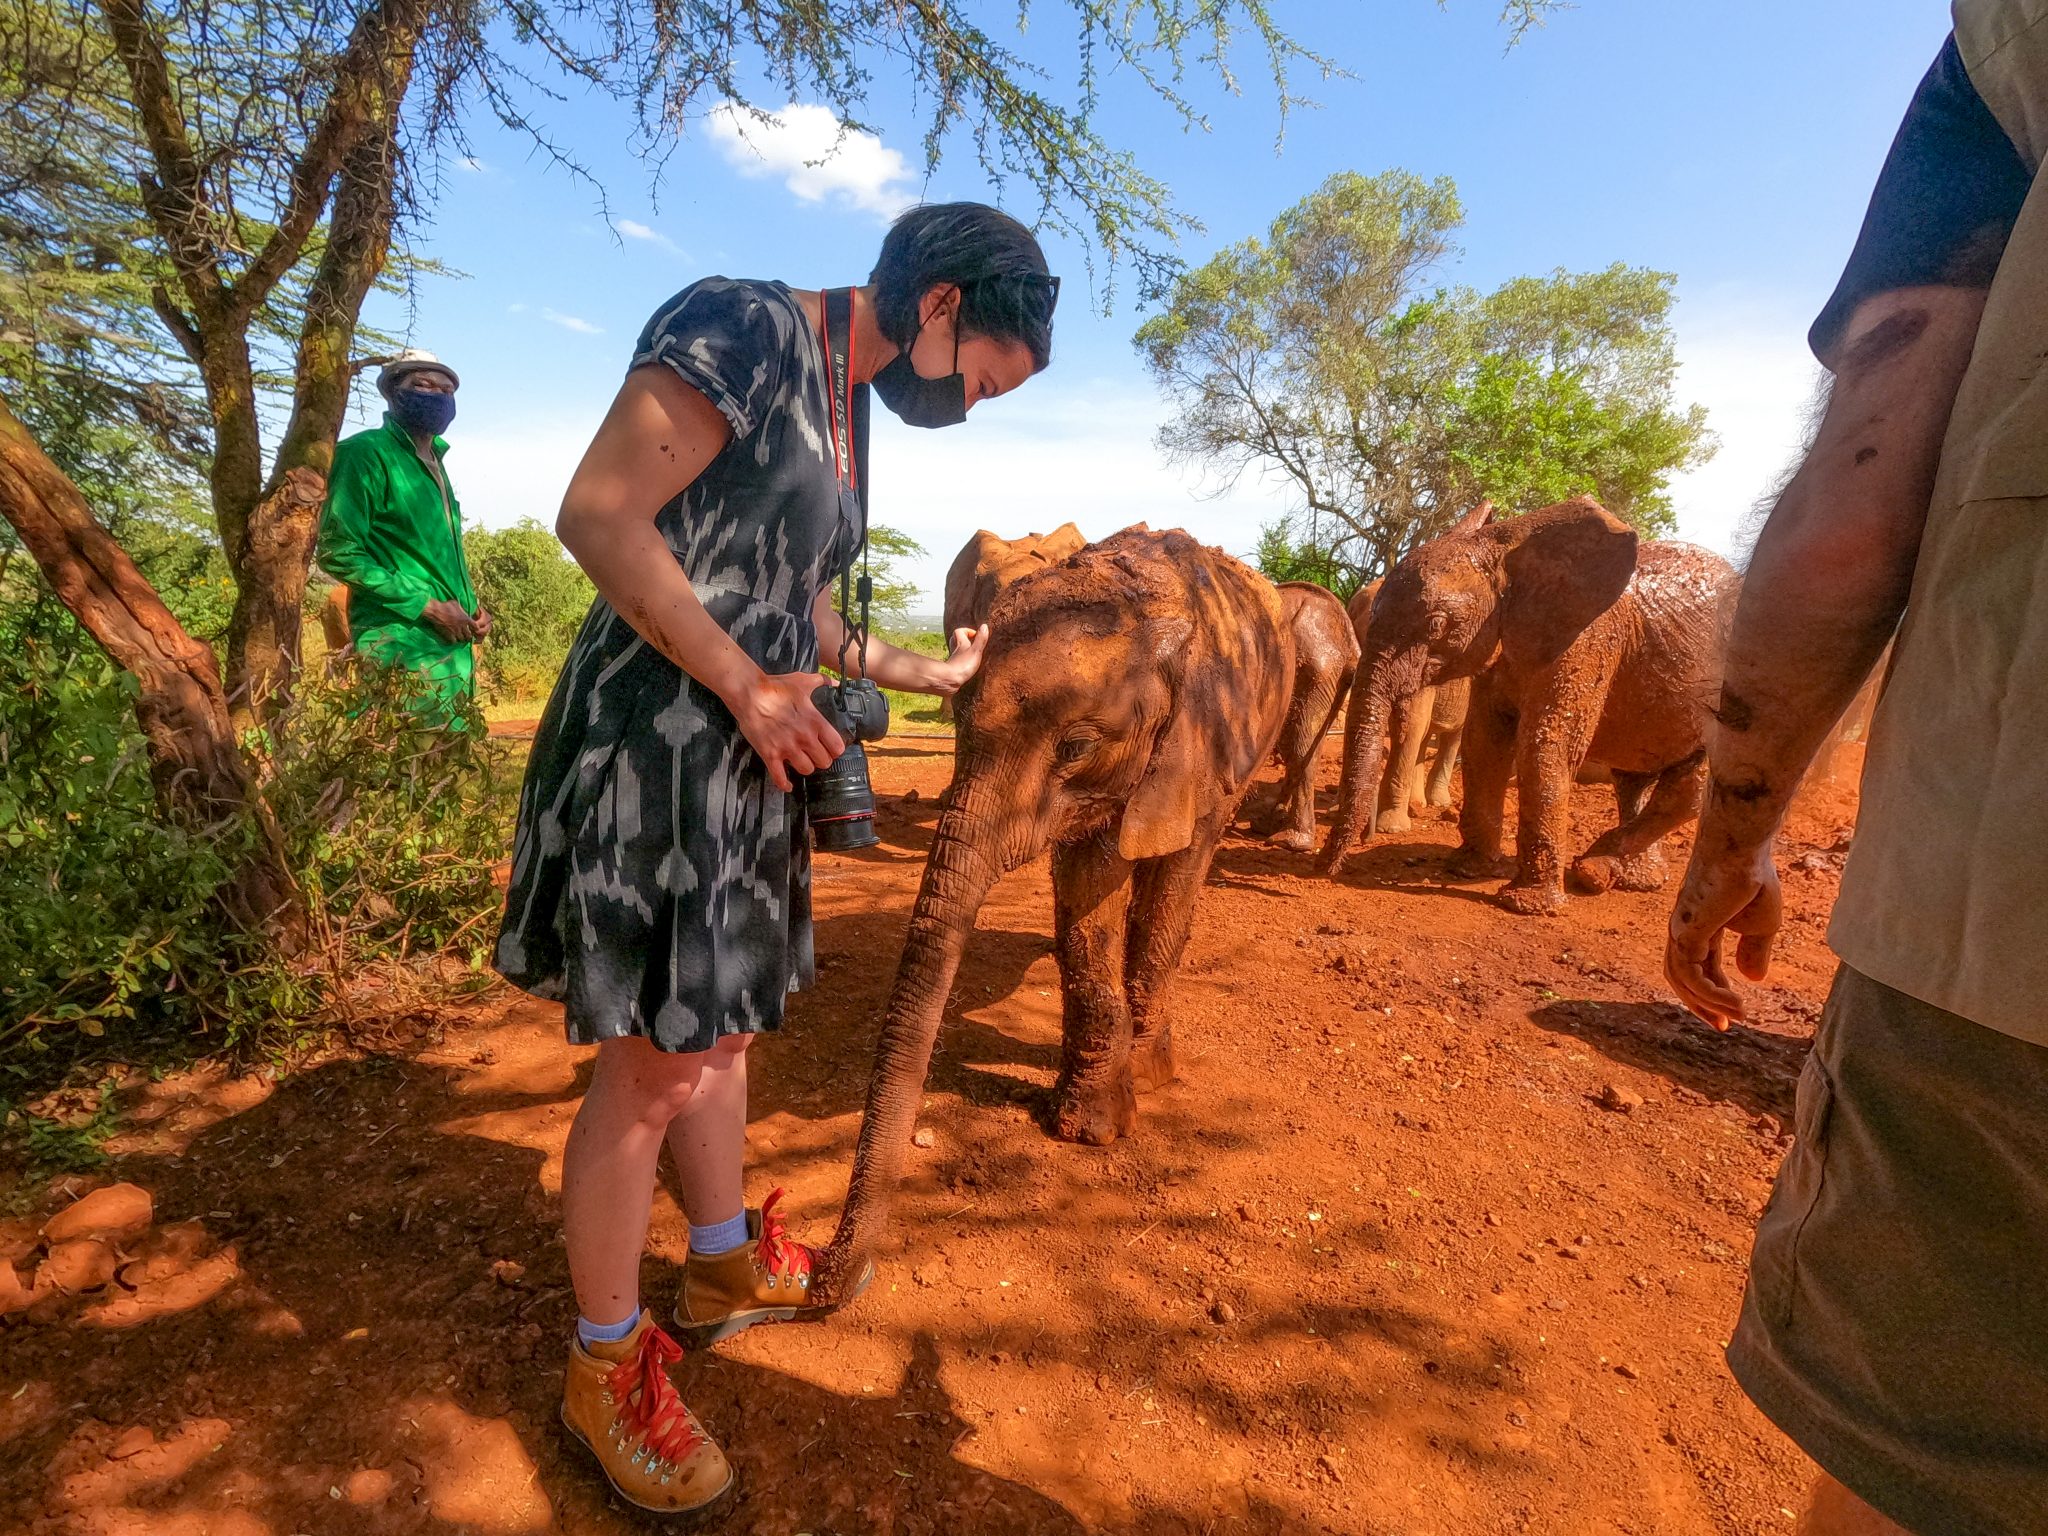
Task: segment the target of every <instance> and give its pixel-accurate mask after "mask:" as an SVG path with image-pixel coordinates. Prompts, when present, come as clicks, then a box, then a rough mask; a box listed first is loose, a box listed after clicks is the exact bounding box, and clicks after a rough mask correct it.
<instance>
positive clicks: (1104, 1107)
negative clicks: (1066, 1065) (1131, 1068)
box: [1052, 1072, 1138, 1147]
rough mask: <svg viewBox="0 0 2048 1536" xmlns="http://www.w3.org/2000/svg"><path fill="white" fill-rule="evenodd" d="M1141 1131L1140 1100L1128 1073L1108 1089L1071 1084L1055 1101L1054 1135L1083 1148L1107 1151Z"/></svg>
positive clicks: (1059, 1093) (1066, 1086)
mask: <svg viewBox="0 0 2048 1536" xmlns="http://www.w3.org/2000/svg"><path fill="white" fill-rule="evenodd" d="M1137 1128H1138V1096H1137V1093H1136V1091H1135V1090H1134V1089H1133V1088H1132V1086H1131V1077H1130V1074H1129V1073H1128V1072H1127V1073H1125V1074H1124V1075H1123V1076H1122V1077H1120V1078H1118V1079H1117V1081H1116V1082H1115V1083H1114V1084H1113V1085H1111V1086H1110V1087H1108V1088H1106V1089H1105V1088H1084V1087H1083V1086H1081V1085H1080V1084H1079V1083H1068V1084H1066V1085H1065V1086H1064V1087H1063V1088H1061V1089H1059V1090H1058V1093H1057V1097H1056V1098H1055V1099H1054V1101H1053V1116H1052V1129H1053V1134H1054V1135H1055V1136H1057V1137H1058V1138H1059V1139H1060V1140H1061V1141H1071V1142H1075V1143H1077V1144H1079V1145H1081V1146H1084V1147H1106V1146H1108V1145H1109V1144H1110V1143H1111V1142H1113V1141H1115V1140H1116V1139H1117V1138H1118V1137H1119V1136H1128V1135H1130V1133H1131V1132H1132V1131H1134V1130H1136V1129H1137Z"/></svg>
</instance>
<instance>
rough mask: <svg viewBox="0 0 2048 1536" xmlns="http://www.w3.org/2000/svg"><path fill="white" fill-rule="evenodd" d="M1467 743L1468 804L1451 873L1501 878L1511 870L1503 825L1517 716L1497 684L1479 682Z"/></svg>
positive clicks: (1462, 808)
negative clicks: (1497, 691) (1504, 847)
mask: <svg viewBox="0 0 2048 1536" xmlns="http://www.w3.org/2000/svg"><path fill="white" fill-rule="evenodd" d="M1482 681H1483V680H1482ZM1464 745H1465V803H1464V804H1463V805H1461V806H1460V807H1459V808H1458V853H1457V857H1456V858H1455V859H1453V860H1452V862H1451V872H1452V873H1453V874H1456V875H1460V876H1462V877H1463V878H1465V879H1468V880H1497V879H1499V878H1500V877H1501V876H1502V875H1504V874H1506V873H1507V872H1508V871H1507V864H1506V862H1505V860H1503V858H1502V857H1501V828H1502V825H1503V823H1504V822H1505V821H1506V819H1507V799H1508V779H1509V777H1510V776H1511V775H1512V774H1513V772H1514V766H1515V761H1514V751H1515V717H1514V715H1513V713H1512V712H1511V711H1509V710H1508V708H1507V707H1506V702H1505V701H1504V700H1502V699H1500V698H1499V697H1497V696H1496V694H1495V692H1494V690H1493V689H1492V688H1489V687H1483V686H1481V685H1480V683H1478V682H1475V683H1474V685H1473V688H1472V708H1471V711H1470V713H1469V714H1467V715H1466V717H1465V742H1464Z"/></svg>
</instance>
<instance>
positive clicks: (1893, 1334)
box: [1728, 966, 2048, 1536]
mask: <svg viewBox="0 0 2048 1536" xmlns="http://www.w3.org/2000/svg"><path fill="white" fill-rule="evenodd" d="M2043 1006H2044V1007H2048V999H2044V1002H2043ZM1796 1128H1797V1133H1798V1140H1797V1142H1796V1143H1795V1144H1794V1145H1793V1148H1792V1151H1791V1152H1790V1154H1789V1155H1788V1156H1787V1157H1786V1159H1785V1165H1784V1167H1783V1168H1782V1169H1781V1170H1779V1173H1778V1183H1777V1187H1776V1188H1775V1189H1774V1190H1773V1191H1772V1193H1771V1201H1770V1204H1769V1206H1767V1207H1766V1208H1765V1210H1764V1215H1763V1220H1762V1221H1761V1222H1760V1223H1759V1224H1758V1226H1757V1232H1756V1251H1755V1253H1754V1255H1753V1256H1752V1258H1751V1260H1750V1271H1749V1289H1748V1292H1747V1294H1745V1295H1744V1297H1743V1300H1742V1321H1741V1324H1740V1325H1739V1326H1738V1328H1737V1329H1736V1333H1735V1341H1734V1343H1733V1344H1732V1345H1731V1346H1730V1347H1729V1350H1728V1363H1729V1365H1730V1366H1731V1367H1732V1368H1733V1369H1734V1372H1735V1376H1736V1379H1737V1380H1738V1381H1740V1382H1741V1383H1742V1387H1743V1390H1744V1391H1746V1392H1747V1393H1748V1394H1749V1395H1750V1397H1751V1398H1752V1399H1753V1400H1754V1401H1755V1402H1756V1405H1757V1406H1758V1407H1759V1408H1761V1409H1762V1410H1763V1411H1764V1413H1765V1414H1766V1415H1767V1416H1769V1418H1770V1419H1771V1421H1772V1422H1773V1423H1775V1424H1777V1425H1778V1427H1779V1428H1781V1429H1783V1430H1784V1431H1785V1433H1786V1434H1788V1435H1790V1436H1791V1437H1792V1438H1793V1439H1794V1440H1796V1441H1797V1442H1798V1443H1799V1445H1800V1446H1801V1447H1802V1448H1803V1449H1804V1450H1805V1451H1806V1453H1807V1454H1808V1455H1810V1456H1811V1457H1813V1459H1814V1460H1815V1461H1817V1462H1819V1463H1820V1464H1821V1466H1823V1467H1824V1468H1826V1469H1827V1470H1828V1471H1829V1472H1831V1473H1832V1474H1834V1476H1835V1477H1836V1478H1837V1479H1838V1480H1839V1481H1841V1482H1842V1483H1843V1484H1844V1485H1845V1486H1846V1487H1848V1488H1849V1489H1850V1490H1851V1491H1852V1492H1854V1493H1856V1494H1857V1495H1858V1496H1860V1497H1861V1498H1862V1499H1863V1500H1864V1501H1865V1502H1867V1503H1869V1504H1871V1505H1873V1506H1874V1507H1875V1508H1877V1509H1878V1510H1880V1511H1882V1512H1883V1513H1884V1514H1886V1515H1888V1516H1890V1517H1891V1519H1893V1520H1895V1521H1897V1522H1898V1523H1899V1524H1900V1525H1903V1526H1905V1527H1906V1528H1907V1529H1908V1530H1910V1531H1913V1532H1916V1533H1920V1536H2021V1533H2023V1532H2024V1533H2026V1536H2041V1533H2044V1532H2048V1048H2044V1047H2042V1046H2038V1045H2030V1044H2028V1043H2027V1042H2025V1041H2023V1040H2018V1039H2015V1038H2014V1037H2012V1036H2010V1035H2002V1034H1999V1033H1997V1032H1996V1031H1994V1030H1989V1029H1985V1028H1983V1027H1981V1026H1980V1025H1976V1024H1972V1023H1970V1022H1969V1021H1968V1020H1967V1019H1962V1018H1958V1017H1957V1016H1956V1015H1954V1014H1952V1013H1943V1012H1942V1011H1941V1010H1940V1009H1938V1008H1931V1007H1929V1006H1928V1005H1927V1004H1925V1003H1921V1002H1917V1001H1915V1000H1914V999H1913V998H1910V997H1908V996H1906V995H1905V994H1904V993H1902V992H1895V991H1893V990H1892V989H1891V988H1890V987H1886V986H1883V985H1881V984H1880V983H1878V982H1875V981H1872V980H1871V979H1870V978H1869V977H1867V976H1864V975H1862V974H1860V973H1858V972H1856V971H1852V970H1850V969H1849V968H1848V967H1846V966H1844V967H1843V968H1842V969H1841V970H1840V971H1839V972H1838V973H1837V975H1836V977H1835V986H1834V991H1833V993H1832V994H1831V995H1830V996H1829V998H1828V1005H1827V1010H1826V1012H1825V1013H1824V1014H1823V1015H1822V1016H1821V1023H1820V1031H1819V1033H1818V1034H1817V1035H1816V1036H1815V1038H1814V1048H1813V1055H1812V1056H1811V1057H1810V1058H1809V1060H1808V1062H1807V1065H1806V1070H1805V1073H1804V1075H1803V1076H1802V1077H1801V1078H1800V1081H1799V1107H1798V1118H1797V1127H1796Z"/></svg>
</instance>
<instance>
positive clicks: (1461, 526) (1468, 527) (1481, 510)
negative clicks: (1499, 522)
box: [1449, 501, 1499, 534]
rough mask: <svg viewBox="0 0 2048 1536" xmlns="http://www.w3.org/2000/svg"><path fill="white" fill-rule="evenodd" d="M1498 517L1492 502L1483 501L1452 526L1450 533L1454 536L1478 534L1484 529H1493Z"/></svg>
mask: <svg viewBox="0 0 2048 1536" xmlns="http://www.w3.org/2000/svg"><path fill="white" fill-rule="evenodd" d="M1498 515H1499V514H1498V513H1496V512H1495V511H1494V506H1493V503H1492V502H1491V501H1481V502H1480V503H1479V504H1478V505H1477V506H1475V507H1473V508H1472V509H1471V510H1470V511H1469V512H1467V513H1465V514H1464V515H1463V516H1462V517H1460V518H1459V519H1458V520H1457V521H1456V522H1455V523H1453V524H1451V526H1450V530H1449V531H1450V532H1451V533H1452V534H1460V533H1477V532H1478V531H1479V530H1480V529H1482V528H1490V527H1492V526H1493V523H1494V519H1495V518H1496V517H1497V516H1498Z"/></svg>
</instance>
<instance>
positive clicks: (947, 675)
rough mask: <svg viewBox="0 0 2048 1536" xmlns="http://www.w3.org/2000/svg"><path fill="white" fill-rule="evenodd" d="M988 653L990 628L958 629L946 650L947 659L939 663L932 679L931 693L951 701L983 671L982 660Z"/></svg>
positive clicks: (984, 626) (983, 626) (985, 626)
mask: <svg viewBox="0 0 2048 1536" xmlns="http://www.w3.org/2000/svg"><path fill="white" fill-rule="evenodd" d="M987 652H988V626H987V625H986V624H984V625H982V626H981V628H979V629H956V630H954V631H953V639H952V642H951V644H950V645H948V646H947V649H946V659H945V660H944V661H942V662H940V663H939V665H938V668H937V671H936V675H935V676H934V677H933V678H932V685H933V686H932V688H931V689H930V692H932V693H934V694H936V695H937V696H938V697H940V698H942V699H950V698H951V697H953V695H954V694H956V693H958V692H959V691H960V690H961V688H962V687H964V686H965V685H966V682H967V679H969V678H970V677H972V676H974V674H975V673H977V672H979V671H980V670H981V658H982V657H983V656H984V655H986V654H987Z"/></svg>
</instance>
